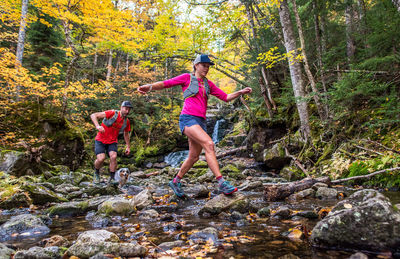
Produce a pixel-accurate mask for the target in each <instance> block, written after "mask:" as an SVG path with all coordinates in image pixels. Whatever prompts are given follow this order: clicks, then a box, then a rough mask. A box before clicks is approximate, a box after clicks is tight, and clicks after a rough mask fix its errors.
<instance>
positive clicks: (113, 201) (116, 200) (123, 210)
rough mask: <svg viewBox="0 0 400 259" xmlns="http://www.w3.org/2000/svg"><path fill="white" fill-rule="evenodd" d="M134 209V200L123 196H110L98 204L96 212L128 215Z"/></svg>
mask: <svg viewBox="0 0 400 259" xmlns="http://www.w3.org/2000/svg"><path fill="white" fill-rule="evenodd" d="M134 211H135V202H133V200H131V199H125V198H124V197H112V198H110V199H108V200H106V201H104V202H103V203H102V204H100V205H99V209H98V212H99V213H102V214H106V215H124V216H128V215H130V214H131V213H132V212H134Z"/></svg>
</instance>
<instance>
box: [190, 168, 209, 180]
mask: <svg viewBox="0 0 400 259" xmlns="http://www.w3.org/2000/svg"><path fill="white" fill-rule="evenodd" d="M207 171H208V168H192V169H190V170H189V172H188V176H189V177H190V178H198V177H200V176H202V175H205V174H206V173H207Z"/></svg>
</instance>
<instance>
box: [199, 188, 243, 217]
mask: <svg viewBox="0 0 400 259" xmlns="http://www.w3.org/2000/svg"><path fill="white" fill-rule="evenodd" d="M248 205H249V200H248V199H247V198H246V197H245V196H244V195H243V194H241V193H237V192H236V193H233V194H232V195H229V196H226V195H224V194H220V195H218V196H216V197H214V198H213V199H211V200H209V201H208V202H207V203H206V204H205V205H204V206H203V207H202V208H201V209H200V210H199V215H202V216H204V215H205V213H208V214H210V215H218V214H219V213H221V212H223V211H233V210H237V211H239V212H247V207H248Z"/></svg>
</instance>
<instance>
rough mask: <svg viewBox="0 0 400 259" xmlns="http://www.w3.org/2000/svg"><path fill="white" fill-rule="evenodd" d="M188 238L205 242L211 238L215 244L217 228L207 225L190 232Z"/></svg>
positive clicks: (197, 241)
mask: <svg viewBox="0 0 400 259" xmlns="http://www.w3.org/2000/svg"><path fill="white" fill-rule="evenodd" d="M188 238H189V239H191V240H193V241H194V242H195V243H205V242H207V241H208V240H211V241H212V242H213V243H214V244H216V243H217V242H218V230H217V229H215V228H213V227H208V228H205V229H203V230H201V231H198V232H196V233H193V234H191V235H190V236H189V237H188Z"/></svg>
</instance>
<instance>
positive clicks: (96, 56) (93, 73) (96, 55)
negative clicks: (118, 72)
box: [92, 50, 98, 84]
mask: <svg viewBox="0 0 400 259" xmlns="http://www.w3.org/2000/svg"><path fill="white" fill-rule="evenodd" d="M97 58H98V54H97V50H96V52H95V53H94V58H93V69H92V84H93V83H94V77H95V72H96V66H97Z"/></svg>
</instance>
